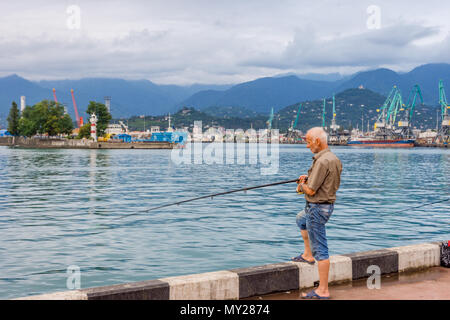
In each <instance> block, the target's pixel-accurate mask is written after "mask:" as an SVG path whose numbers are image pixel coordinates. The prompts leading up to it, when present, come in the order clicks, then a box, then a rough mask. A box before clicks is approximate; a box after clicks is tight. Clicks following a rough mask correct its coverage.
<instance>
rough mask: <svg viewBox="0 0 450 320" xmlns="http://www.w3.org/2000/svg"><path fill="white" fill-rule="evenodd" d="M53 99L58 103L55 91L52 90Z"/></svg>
mask: <svg viewBox="0 0 450 320" xmlns="http://www.w3.org/2000/svg"><path fill="white" fill-rule="evenodd" d="M53 99H54V100H55V102H56V103H58V99H57V98H56V89H55V88H53Z"/></svg>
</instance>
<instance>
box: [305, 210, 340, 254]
mask: <svg viewBox="0 0 450 320" xmlns="http://www.w3.org/2000/svg"><path fill="white" fill-rule="evenodd" d="M333 210H334V204H321V203H307V204H306V207H305V210H302V211H300V212H299V213H298V214H297V225H298V226H299V228H300V230H308V237H309V243H310V246H311V251H312V254H313V256H314V259H316V260H317V261H320V260H326V259H328V258H329V255H328V243H327V234H326V230H325V224H326V223H327V222H328V219H330V217H331V214H332V213H333Z"/></svg>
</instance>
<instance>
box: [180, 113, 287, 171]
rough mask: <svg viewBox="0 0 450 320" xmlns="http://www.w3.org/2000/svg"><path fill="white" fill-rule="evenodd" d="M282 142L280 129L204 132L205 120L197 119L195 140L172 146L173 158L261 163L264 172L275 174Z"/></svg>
mask: <svg viewBox="0 0 450 320" xmlns="http://www.w3.org/2000/svg"><path fill="white" fill-rule="evenodd" d="M279 141H280V134H279V131H278V130H266V129H263V130H258V131H256V130H254V129H248V130H246V131H244V130H242V129H237V130H233V129H216V128H210V129H209V130H208V131H206V132H203V130H202V122H201V121H195V122H194V129H193V132H192V140H191V142H192V143H190V144H187V146H186V147H185V148H182V149H173V150H172V154H171V159H172V162H173V163H175V164H176V165H180V164H219V165H223V164H241V165H245V164H249V165H257V164H260V173H261V174H262V175H272V174H277V173H278V169H279ZM203 142H207V144H205V143H203Z"/></svg>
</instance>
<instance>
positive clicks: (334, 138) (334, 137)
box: [328, 94, 341, 142]
mask: <svg viewBox="0 0 450 320" xmlns="http://www.w3.org/2000/svg"><path fill="white" fill-rule="evenodd" d="M338 129H339V126H338V125H337V124H336V99H335V97H334V94H333V118H332V119H331V126H330V132H329V135H328V140H329V142H339V140H340V139H341V137H340V136H339V133H338Z"/></svg>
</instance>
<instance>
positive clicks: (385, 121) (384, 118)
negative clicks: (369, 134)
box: [374, 86, 404, 139]
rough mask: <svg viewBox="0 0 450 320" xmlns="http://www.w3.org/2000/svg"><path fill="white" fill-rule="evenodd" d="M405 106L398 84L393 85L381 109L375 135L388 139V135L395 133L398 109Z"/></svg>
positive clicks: (378, 110) (375, 126)
mask: <svg viewBox="0 0 450 320" xmlns="http://www.w3.org/2000/svg"><path fill="white" fill-rule="evenodd" d="M403 106H404V103H403V100H402V95H401V93H400V90H399V89H398V88H397V86H393V87H392V89H391V92H390V93H389V95H388V97H387V98H386V100H385V101H384V103H383V105H382V106H381V108H380V109H377V112H380V114H379V115H378V118H377V121H376V122H375V125H374V129H375V135H377V136H383V138H384V139H386V138H387V137H388V136H393V135H394V129H395V128H394V125H395V120H396V118H397V114H398V111H399V110H400V109H401V108H402V107H403Z"/></svg>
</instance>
